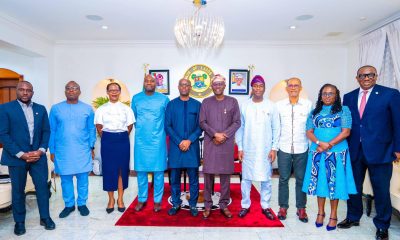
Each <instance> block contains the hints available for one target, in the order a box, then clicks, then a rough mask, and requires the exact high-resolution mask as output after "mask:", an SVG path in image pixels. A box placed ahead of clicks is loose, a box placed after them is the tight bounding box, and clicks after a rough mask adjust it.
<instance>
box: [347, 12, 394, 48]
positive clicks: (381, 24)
mask: <svg viewBox="0 0 400 240" xmlns="http://www.w3.org/2000/svg"><path fill="white" fill-rule="evenodd" d="M396 20H400V11H399V12H397V13H395V14H393V15H392V16H390V17H388V18H385V19H384V20H382V21H379V22H377V23H375V24H373V25H371V26H370V27H368V28H367V29H365V30H363V31H362V32H360V33H359V34H356V35H354V36H352V37H350V38H349V39H348V40H346V42H347V43H350V42H352V41H355V40H358V39H360V38H361V37H362V36H364V35H366V34H368V33H371V32H373V31H376V30H378V29H379V28H381V27H384V26H386V25H388V24H390V23H392V22H394V21H396Z"/></svg>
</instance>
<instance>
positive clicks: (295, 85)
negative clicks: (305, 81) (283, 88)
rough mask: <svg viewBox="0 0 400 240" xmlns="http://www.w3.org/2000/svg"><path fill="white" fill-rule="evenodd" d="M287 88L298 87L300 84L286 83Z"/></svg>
mask: <svg viewBox="0 0 400 240" xmlns="http://www.w3.org/2000/svg"><path fill="white" fill-rule="evenodd" d="M287 87H288V88H299V87H300V85H299V84H289V85H287Z"/></svg>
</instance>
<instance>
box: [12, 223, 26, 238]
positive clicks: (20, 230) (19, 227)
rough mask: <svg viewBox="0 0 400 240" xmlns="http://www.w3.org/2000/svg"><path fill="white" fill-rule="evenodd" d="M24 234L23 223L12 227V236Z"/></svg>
mask: <svg viewBox="0 0 400 240" xmlns="http://www.w3.org/2000/svg"><path fill="white" fill-rule="evenodd" d="M25 233H26V229H25V223H23V222H17V223H15V226H14V234H15V235H17V236H21V235H23V234H25Z"/></svg>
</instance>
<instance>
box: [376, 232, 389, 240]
mask: <svg viewBox="0 0 400 240" xmlns="http://www.w3.org/2000/svg"><path fill="white" fill-rule="evenodd" d="M375 239H376V240H388V239H389V232H388V230H387V229H386V230H383V229H377V230H376V235H375Z"/></svg>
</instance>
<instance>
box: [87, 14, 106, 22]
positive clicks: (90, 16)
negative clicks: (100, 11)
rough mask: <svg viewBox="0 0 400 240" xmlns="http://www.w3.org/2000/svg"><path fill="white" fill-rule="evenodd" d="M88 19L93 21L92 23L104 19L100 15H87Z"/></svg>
mask: <svg viewBox="0 0 400 240" xmlns="http://www.w3.org/2000/svg"><path fill="white" fill-rule="evenodd" d="M86 18H87V19H89V20H91V21H101V20H103V17H102V16H99V15H86Z"/></svg>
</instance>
